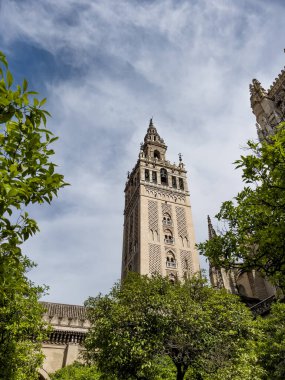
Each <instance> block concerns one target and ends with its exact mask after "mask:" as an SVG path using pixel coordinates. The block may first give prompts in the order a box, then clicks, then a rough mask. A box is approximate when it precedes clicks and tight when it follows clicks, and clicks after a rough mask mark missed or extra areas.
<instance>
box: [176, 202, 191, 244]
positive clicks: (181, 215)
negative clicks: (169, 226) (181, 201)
mask: <svg viewBox="0 0 285 380" xmlns="http://www.w3.org/2000/svg"><path fill="white" fill-rule="evenodd" d="M176 220H177V230H178V235H179V236H181V237H182V238H186V239H187V240H188V232H187V223H186V215H185V209H184V208H183V207H179V206H176Z"/></svg>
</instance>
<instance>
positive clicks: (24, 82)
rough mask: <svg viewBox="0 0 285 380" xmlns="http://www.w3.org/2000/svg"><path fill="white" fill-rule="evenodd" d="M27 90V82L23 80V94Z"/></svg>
mask: <svg viewBox="0 0 285 380" xmlns="http://www.w3.org/2000/svg"><path fill="white" fill-rule="evenodd" d="M27 88H28V82H27V80H26V79H24V81H23V92H26V91H27Z"/></svg>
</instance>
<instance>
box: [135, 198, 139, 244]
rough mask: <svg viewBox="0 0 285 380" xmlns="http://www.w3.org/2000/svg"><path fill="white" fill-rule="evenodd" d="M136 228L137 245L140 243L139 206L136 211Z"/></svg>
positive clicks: (136, 206)
mask: <svg viewBox="0 0 285 380" xmlns="http://www.w3.org/2000/svg"><path fill="white" fill-rule="evenodd" d="M134 226H135V231H134V232H135V242H136V243H137V242H138V241H139V206H138V204H136V205H135V211H134Z"/></svg>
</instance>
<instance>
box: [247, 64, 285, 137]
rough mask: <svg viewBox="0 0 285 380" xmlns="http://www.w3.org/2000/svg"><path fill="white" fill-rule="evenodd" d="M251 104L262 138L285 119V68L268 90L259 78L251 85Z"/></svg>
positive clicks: (259, 134)
mask: <svg viewBox="0 0 285 380" xmlns="http://www.w3.org/2000/svg"><path fill="white" fill-rule="evenodd" d="M249 90H250V104H251V109H252V112H253V113H254V115H255V118H256V128H257V134H258V137H259V139H260V140H262V139H264V138H266V136H267V135H268V134H270V133H273V132H274V128H275V127H276V125H278V124H279V123H280V122H281V121H284V120H285V70H284V69H283V70H282V71H281V73H280V74H279V75H278V77H277V78H275V81H274V82H273V83H272V85H271V86H270V88H269V89H268V90H265V89H264V88H263V87H262V85H261V83H260V82H259V81H258V80H257V79H253V80H252V84H250V86H249Z"/></svg>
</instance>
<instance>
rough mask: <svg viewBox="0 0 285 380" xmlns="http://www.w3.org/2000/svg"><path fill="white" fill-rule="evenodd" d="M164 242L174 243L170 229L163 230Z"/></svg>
mask: <svg viewBox="0 0 285 380" xmlns="http://www.w3.org/2000/svg"><path fill="white" fill-rule="evenodd" d="M164 242H165V243H166V244H173V243H174V239H173V236H172V232H171V231H170V230H165V231H164Z"/></svg>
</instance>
